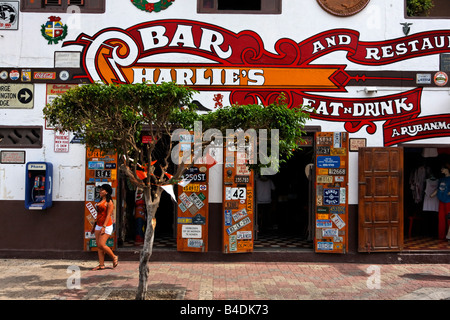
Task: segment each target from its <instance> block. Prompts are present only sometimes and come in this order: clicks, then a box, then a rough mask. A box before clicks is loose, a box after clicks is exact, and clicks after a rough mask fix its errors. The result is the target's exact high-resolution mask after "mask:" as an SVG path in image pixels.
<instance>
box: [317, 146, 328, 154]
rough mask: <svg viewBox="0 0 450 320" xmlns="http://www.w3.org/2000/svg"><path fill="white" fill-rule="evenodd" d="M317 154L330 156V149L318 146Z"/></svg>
mask: <svg viewBox="0 0 450 320" xmlns="http://www.w3.org/2000/svg"><path fill="white" fill-rule="evenodd" d="M316 154H317V155H329V154H330V147H326V146H318V147H317V148H316Z"/></svg>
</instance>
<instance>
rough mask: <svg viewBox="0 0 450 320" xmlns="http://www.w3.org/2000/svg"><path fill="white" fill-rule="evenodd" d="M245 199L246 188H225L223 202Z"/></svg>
mask: <svg viewBox="0 0 450 320" xmlns="http://www.w3.org/2000/svg"><path fill="white" fill-rule="evenodd" d="M246 198H247V189H246V188H230V187H226V188H225V200H244V199H246Z"/></svg>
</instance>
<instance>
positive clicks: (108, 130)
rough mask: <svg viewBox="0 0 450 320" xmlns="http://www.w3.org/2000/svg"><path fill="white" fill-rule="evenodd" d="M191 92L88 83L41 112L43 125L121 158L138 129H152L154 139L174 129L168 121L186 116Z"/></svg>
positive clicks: (133, 142)
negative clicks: (68, 132)
mask: <svg viewBox="0 0 450 320" xmlns="http://www.w3.org/2000/svg"><path fill="white" fill-rule="evenodd" d="M192 94H193V91H192V90H190V89H188V88H185V87H180V86H177V85H175V84H174V83H163V84H161V85H151V84H145V83H141V84H125V85H114V84H110V85H104V84H100V83H94V84H90V85H83V86H80V87H76V88H74V89H72V90H69V91H68V92H67V93H65V94H64V95H61V96H59V97H57V98H56V99H55V100H54V101H53V102H52V104H49V105H47V106H46V107H45V108H44V111H43V112H44V116H45V118H46V119H47V122H48V124H49V125H51V126H54V127H55V128H56V129H58V130H67V131H73V132H77V133H79V134H80V136H81V138H82V139H83V140H84V142H85V143H86V144H87V145H88V146H95V147H100V148H101V149H103V150H105V151H110V150H113V151H118V152H119V153H121V154H126V153H127V152H128V151H129V150H130V148H131V149H134V150H137V149H139V146H138V143H137V141H138V138H139V136H140V134H141V132H142V128H143V127H144V126H149V127H150V128H151V129H152V130H151V132H152V133H154V134H155V138H156V139H153V140H154V141H157V138H158V137H160V136H162V135H163V134H164V133H170V131H171V129H172V127H173V126H176V125H179V124H178V123H176V122H174V121H172V120H174V119H175V121H176V120H177V119H180V120H183V119H185V118H189V117H188V116H187V115H188V114H190V113H193V112H192V111H193V107H192V106H190V101H191V99H192ZM182 106H186V107H187V109H186V110H183V108H182ZM185 121H186V120H185ZM182 124H184V123H182Z"/></svg>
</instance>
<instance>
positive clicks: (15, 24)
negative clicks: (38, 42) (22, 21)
mask: <svg viewBox="0 0 450 320" xmlns="http://www.w3.org/2000/svg"><path fill="white" fill-rule="evenodd" d="M18 29H19V1H0V30H18Z"/></svg>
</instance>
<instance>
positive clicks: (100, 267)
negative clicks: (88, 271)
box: [92, 264, 105, 271]
mask: <svg viewBox="0 0 450 320" xmlns="http://www.w3.org/2000/svg"><path fill="white" fill-rule="evenodd" d="M104 269H105V266H104V265H100V264H99V265H98V266H96V267H95V268H94V269H92V271H97V270H104Z"/></svg>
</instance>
